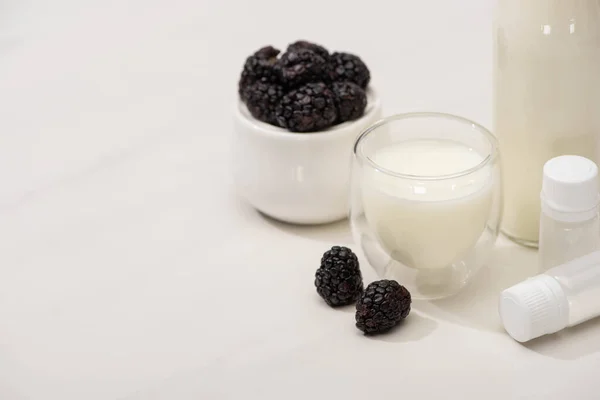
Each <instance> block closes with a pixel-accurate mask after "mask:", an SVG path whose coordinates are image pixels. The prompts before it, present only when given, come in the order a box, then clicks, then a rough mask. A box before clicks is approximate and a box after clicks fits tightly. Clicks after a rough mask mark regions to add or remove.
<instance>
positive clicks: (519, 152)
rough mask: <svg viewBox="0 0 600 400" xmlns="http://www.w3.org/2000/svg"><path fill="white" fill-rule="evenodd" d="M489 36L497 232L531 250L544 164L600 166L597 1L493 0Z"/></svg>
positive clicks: (599, 23) (599, 12)
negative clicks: (499, 165)
mask: <svg viewBox="0 0 600 400" xmlns="http://www.w3.org/2000/svg"><path fill="white" fill-rule="evenodd" d="M494 35H495V39H494V42H495V51H494V53H495V60H494V132H495V134H496V135H497V137H498V140H499V143H500V150H501V152H502V157H503V160H502V161H503V184H504V212H503V222H502V230H503V231H504V233H505V234H506V235H507V236H509V237H510V238H511V239H513V240H515V241H516V242H518V243H521V244H525V245H530V246H537V241H538V235H539V233H538V230H539V215H540V190H541V182H542V168H543V165H544V163H545V162H546V161H548V160H549V159H551V158H553V157H556V156H560V155H565V154H569V155H579V156H583V157H586V158H589V159H591V160H593V161H595V162H596V163H598V162H599V161H600V159H599V153H600V148H599V147H600V112H598V109H599V108H600V2H598V1H597V0H569V1H564V0H527V1H523V0H498V2H497V9H496V14H495V24H494Z"/></svg>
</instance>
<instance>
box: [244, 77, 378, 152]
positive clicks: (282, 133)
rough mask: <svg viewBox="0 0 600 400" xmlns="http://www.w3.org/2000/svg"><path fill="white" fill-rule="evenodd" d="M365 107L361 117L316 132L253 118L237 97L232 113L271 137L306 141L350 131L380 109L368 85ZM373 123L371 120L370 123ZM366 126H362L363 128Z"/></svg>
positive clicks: (250, 126)
mask: <svg viewBox="0 0 600 400" xmlns="http://www.w3.org/2000/svg"><path fill="white" fill-rule="evenodd" d="M366 92H367V102H368V103H367V109H366V110H365V111H366V112H365V113H364V114H363V115H362V117H360V118H358V119H356V120H353V121H347V122H342V123H341V124H338V125H334V126H332V127H330V128H327V129H324V130H322V131H317V132H290V131H288V130H287V129H284V128H280V127H277V126H273V125H270V124H268V123H266V122H263V121H259V120H257V119H256V118H254V117H253V116H252V115H250V113H249V112H248V108H247V107H246V105H245V104H244V102H243V101H241V100H240V99H239V98H238V99H237V100H236V102H235V107H234V115H235V118H236V119H237V120H238V121H241V122H242V123H243V124H244V125H246V127H247V128H250V129H252V130H255V131H258V132H261V133H263V134H265V135H268V136H271V137H273V138H280V139H283V140H293V141H307V140H319V139H322V140H325V139H330V138H333V137H336V136H341V135H346V134H348V133H350V132H354V129H355V127H356V125H357V124H359V123H361V122H364V121H365V120H369V119H372V118H373V116H374V115H376V113H377V112H378V111H379V110H380V109H381V99H380V97H379V95H378V93H377V91H376V90H375V89H373V88H372V87H370V86H369V87H368V88H367V90H366ZM373 123H375V121H372V122H371V124H373ZM365 128H367V127H364V128H362V129H363V130H364V129H365ZM355 133H356V132H355Z"/></svg>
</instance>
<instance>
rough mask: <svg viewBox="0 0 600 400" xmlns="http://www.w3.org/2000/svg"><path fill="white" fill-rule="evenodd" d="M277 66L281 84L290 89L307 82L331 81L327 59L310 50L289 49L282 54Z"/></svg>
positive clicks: (329, 65)
mask: <svg viewBox="0 0 600 400" xmlns="http://www.w3.org/2000/svg"><path fill="white" fill-rule="evenodd" d="M277 64H278V65H277V70H278V72H279V77H280V79H281V81H282V83H283V84H284V85H286V86H288V87H290V88H293V87H296V86H299V85H301V84H304V83H308V82H323V81H324V82H329V81H330V80H331V64H330V63H329V60H328V58H325V57H323V56H321V55H319V54H318V53H316V52H314V51H312V50H310V49H306V48H293V49H290V50H288V51H286V52H285V53H283V55H282V56H281V58H280V59H279V62H278V63H277Z"/></svg>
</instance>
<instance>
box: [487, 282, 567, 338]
mask: <svg viewBox="0 0 600 400" xmlns="http://www.w3.org/2000/svg"><path fill="white" fill-rule="evenodd" d="M499 311H500V318H501V319H502V323H503V324H504V329H505V330H506V332H508V334H509V335H510V336H512V338H513V339H515V340H516V341H518V342H527V341H528V340H531V339H535V338H537V337H540V336H543V335H547V334H550V333H554V332H558V331H560V330H561V329H564V328H566V327H567V324H568V318H569V315H568V313H569V310H568V303H567V298H566V296H565V294H564V292H563V290H562V288H561V286H560V284H559V283H558V282H557V281H556V280H555V279H554V278H552V277H550V276H548V275H538V276H535V277H533V278H530V279H527V280H525V281H523V282H521V283H518V284H516V285H515V286H513V287H511V288H508V289H506V290H504V291H503V292H502V293H501V294H500V304H499Z"/></svg>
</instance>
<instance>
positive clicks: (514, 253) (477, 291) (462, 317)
mask: <svg viewBox="0 0 600 400" xmlns="http://www.w3.org/2000/svg"><path fill="white" fill-rule="evenodd" d="M490 260H491V262H490V265H489V266H488V267H487V268H483V269H482V270H481V271H480V272H479V274H478V275H477V276H476V277H474V279H473V281H472V282H471V283H470V284H469V286H467V287H466V288H464V289H463V290H462V291H461V292H460V293H458V294H457V295H455V296H453V297H451V298H448V299H443V300H435V301H415V308H417V309H418V310H419V311H422V312H424V313H425V314H427V315H430V316H432V317H434V318H436V319H437V318H439V319H444V320H447V321H449V322H452V323H456V324H460V325H464V326H468V327H471V328H475V329H481V330H487V331H492V332H504V328H503V327H502V324H501V321H500V317H499V315H498V296H499V294H500V292H501V291H502V290H504V289H506V288H508V287H510V286H512V285H514V284H516V283H518V282H520V281H522V280H523V279H526V278H528V277H530V276H533V275H535V274H537V252H536V251H535V250H533V249H529V248H525V247H520V246H519V247H516V246H513V245H509V246H506V245H505V246H499V247H495V248H494V250H493V254H492V256H491V258H490Z"/></svg>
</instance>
